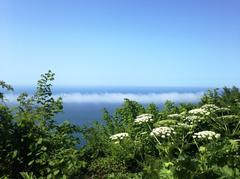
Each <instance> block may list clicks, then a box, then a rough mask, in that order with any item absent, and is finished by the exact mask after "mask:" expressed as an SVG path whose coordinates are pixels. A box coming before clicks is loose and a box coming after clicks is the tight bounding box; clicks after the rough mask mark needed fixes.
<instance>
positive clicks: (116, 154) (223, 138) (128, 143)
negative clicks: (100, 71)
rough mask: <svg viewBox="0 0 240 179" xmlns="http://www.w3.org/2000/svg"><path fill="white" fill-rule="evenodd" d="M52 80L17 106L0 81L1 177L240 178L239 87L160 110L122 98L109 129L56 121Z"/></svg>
mask: <svg viewBox="0 0 240 179" xmlns="http://www.w3.org/2000/svg"><path fill="white" fill-rule="evenodd" d="M52 80H54V74H53V73H52V72H51V71H49V72H48V73H46V74H44V75H42V76H41V79H40V80H39V81H38V83H37V88H36V91H35V93H34V94H33V95H31V96H30V95H28V94H25V93H23V94H21V95H20V96H19V97H18V99H17V101H18V105H17V106H15V107H9V106H8V105H7V104H8V103H7V99H5V96H4V94H5V93H6V91H11V90H13V88H12V87H11V86H10V85H8V84H6V83H5V82H3V81H0V86H1V88H2V92H0V139H1V140H0V177H1V178H24V179H30V178H32V179H33V178H44V179H45V178H49V179H50V178H71V179H72V178H114V179H115V178H136V179H141V178H146V179H149V178H153V179H155V178H156V179H157V178H163V179H164V178H165V179H171V178H179V179H183V178H222V179H224V178H226V179H236V178H240V171H239V169H240V149H239V144H240V91H239V89H238V88H236V87H232V88H223V89H215V90H211V91H208V92H207V93H205V94H204V95H203V97H202V99H201V101H200V103H199V104H177V105H176V104H174V103H173V102H171V101H167V102H166V103H165V105H164V107H163V109H158V107H157V106H156V105H155V104H150V105H148V106H147V107H144V106H143V105H141V104H139V103H137V102H135V101H131V100H129V99H125V102H124V103H123V104H122V106H121V107H120V108H118V109H116V111H115V112H114V114H110V113H109V112H108V111H107V110H106V109H105V110H104V113H103V120H104V124H102V123H99V122H94V123H93V124H92V126H90V127H89V126H88V127H87V126H76V125H73V124H70V123H69V122H67V121H66V122H63V123H61V124H58V123H56V121H55V115H56V114H57V113H59V112H61V111H62V110H63V104H62V99H61V98H58V99H54V98H53V97H52V91H51V81H52ZM79 134H80V135H82V136H83V138H84V142H85V143H86V144H85V145H83V146H82V147H78V146H79V144H81V142H82V141H80V140H79V139H78V137H77V136H79Z"/></svg>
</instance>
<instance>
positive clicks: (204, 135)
mask: <svg viewBox="0 0 240 179" xmlns="http://www.w3.org/2000/svg"><path fill="white" fill-rule="evenodd" d="M220 136H221V135H220V134H217V133H215V132H213V131H201V132H197V133H194V134H193V138H194V139H198V140H203V139H207V140H213V139H218V138H220Z"/></svg>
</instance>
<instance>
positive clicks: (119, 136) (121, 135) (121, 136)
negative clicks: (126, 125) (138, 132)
mask: <svg viewBox="0 0 240 179" xmlns="http://www.w3.org/2000/svg"><path fill="white" fill-rule="evenodd" d="M127 137H129V135H128V133H118V134H115V135H112V136H110V139H111V140H123V139H124V138H127Z"/></svg>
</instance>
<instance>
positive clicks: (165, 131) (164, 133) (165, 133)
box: [150, 127, 176, 138]
mask: <svg viewBox="0 0 240 179" xmlns="http://www.w3.org/2000/svg"><path fill="white" fill-rule="evenodd" d="M171 134H176V133H175V132H174V129H173V128H172V127H158V128H155V129H153V130H152V132H151V133H150V135H151V136H154V135H155V136H160V137H161V138H166V137H170V136H171Z"/></svg>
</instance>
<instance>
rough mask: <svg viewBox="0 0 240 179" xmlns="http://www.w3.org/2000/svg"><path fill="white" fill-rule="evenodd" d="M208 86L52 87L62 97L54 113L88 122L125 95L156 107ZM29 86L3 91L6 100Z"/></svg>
mask: <svg viewBox="0 0 240 179" xmlns="http://www.w3.org/2000/svg"><path fill="white" fill-rule="evenodd" d="M208 89H209V88H202V87H71V88H70V87H55V88H53V96H54V97H55V98H57V97H62V98H63V104H64V112H63V113H60V114H58V115H57V116H56V118H57V121H58V122H62V121H64V120H68V121H70V122H72V123H74V124H78V125H83V124H86V125H89V124H91V123H92V121H101V119H102V114H103V109H104V108H106V109H107V110H108V111H109V112H111V113H113V112H114V110H115V109H116V108H117V107H120V106H121V105H122V103H123V101H124V99H125V98H128V99H130V100H135V101H137V102H139V103H141V104H143V105H144V106H146V105H148V104H150V103H155V104H157V105H158V106H159V107H160V108H161V107H162V105H163V103H164V102H165V101H166V100H171V101H173V102H175V103H181V102H192V103H196V102H198V101H199V100H200V98H201V96H202V95H203V93H204V92H206V91H207V90H208ZM33 91H34V89H33V88H29V87H18V88H16V89H15V91H14V93H9V94H7V98H8V99H9V102H10V103H15V102H16V97H17V96H18V95H19V94H20V93H22V92H28V93H30V94H31V93H33Z"/></svg>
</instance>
